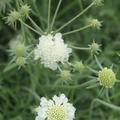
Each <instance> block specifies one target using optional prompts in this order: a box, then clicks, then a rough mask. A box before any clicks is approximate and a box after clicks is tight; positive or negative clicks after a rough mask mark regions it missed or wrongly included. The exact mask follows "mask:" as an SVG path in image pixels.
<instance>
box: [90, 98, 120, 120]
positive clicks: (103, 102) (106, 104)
mask: <svg viewBox="0 0 120 120" xmlns="http://www.w3.org/2000/svg"><path fill="white" fill-rule="evenodd" d="M95 103H100V104H102V105H104V106H106V107H109V108H111V109H113V110H115V111H119V112H120V107H118V106H116V105H113V104H110V103H107V102H105V101H103V100H100V99H98V98H96V99H94V100H93V101H92V103H91V106H90V112H89V120H92V111H93V107H94V105H95Z"/></svg>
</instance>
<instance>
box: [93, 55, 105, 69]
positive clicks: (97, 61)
mask: <svg viewBox="0 0 120 120" xmlns="http://www.w3.org/2000/svg"><path fill="white" fill-rule="evenodd" d="M94 57H95V60H96V63H97V64H98V66H99V67H100V69H103V67H102V65H101V64H100V62H99V60H98V58H97V56H96V55H94Z"/></svg>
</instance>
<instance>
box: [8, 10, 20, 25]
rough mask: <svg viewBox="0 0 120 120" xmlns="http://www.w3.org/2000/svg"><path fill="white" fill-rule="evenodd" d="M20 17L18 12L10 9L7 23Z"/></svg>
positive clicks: (13, 21) (12, 22) (11, 22)
mask: <svg viewBox="0 0 120 120" xmlns="http://www.w3.org/2000/svg"><path fill="white" fill-rule="evenodd" d="M19 18H20V14H19V12H17V11H16V10H14V11H11V12H10V13H9V15H8V17H7V23H9V24H14V23H15V22H16V21H17V20H18V19H19Z"/></svg>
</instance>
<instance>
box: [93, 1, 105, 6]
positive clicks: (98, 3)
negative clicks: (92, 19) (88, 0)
mask: <svg viewBox="0 0 120 120" xmlns="http://www.w3.org/2000/svg"><path fill="white" fill-rule="evenodd" d="M93 2H94V5H96V6H101V5H103V2H104V0H93Z"/></svg>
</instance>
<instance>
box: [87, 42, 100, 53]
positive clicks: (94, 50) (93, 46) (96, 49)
mask: <svg viewBox="0 0 120 120" xmlns="http://www.w3.org/2000/svg"><path fill="white" fill-rule="evenodd" d="M89 47H90V51H91V53H93V54H94V53H98V52H99V51H100V45H99V44H97V43H95V42H93V43H92V44H91V45H89Z"/></svg>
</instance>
